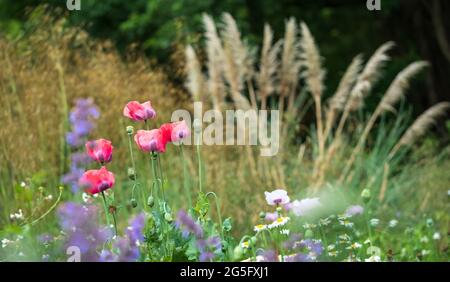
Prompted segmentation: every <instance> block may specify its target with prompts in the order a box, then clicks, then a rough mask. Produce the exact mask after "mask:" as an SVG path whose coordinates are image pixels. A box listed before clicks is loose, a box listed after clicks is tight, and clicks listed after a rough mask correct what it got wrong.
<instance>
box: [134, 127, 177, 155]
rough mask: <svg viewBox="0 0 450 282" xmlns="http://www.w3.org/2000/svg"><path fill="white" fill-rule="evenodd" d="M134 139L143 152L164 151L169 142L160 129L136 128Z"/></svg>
mask: <svg viewBox="0 0 450 282" xmlns="http://www.w3.org/2000/svg"><path fill="white" fill-rule="evenodd" d="M134 141H135V142H136V144H137V145H138V147H139V149H141V150H142V151H144V152H159V153H164V152H165V151H166V144H167V142H169V141H168V140H167V139H166V138H165V136H164V135H163V134H162V132H161V130H160V129H152V130H138V132H137V133H136V135H135V136H134Z"/></svg>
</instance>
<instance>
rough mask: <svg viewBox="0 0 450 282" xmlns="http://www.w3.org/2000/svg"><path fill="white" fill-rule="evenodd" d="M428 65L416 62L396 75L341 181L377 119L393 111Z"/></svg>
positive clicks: (370, 120)
mask: <svg viewBox="0 0 450 282" xmlns="http://www.w3.org/2000/svg"><path fill="white" fill-rule="evenodd" d="M427 65H428V63H427V62H424V61H419V62H414V63H412V64H410V65H409V66H407V67H406V68H405V69H404V70H403V71H401V72H400V73H399V74H398V75H397V76H396V78H395V79H394V81H393V82H392V83H391V85H390V86H389V88H388V90H387V92H386V94H385V95H384V96H383V98H382V99H381V101H380V103H379V104H378V106H377V108H376V109H375V111H374V112H373V114H372V115H371V117H370V119H369V121H368V122H367V124H366V126H365V127H364V130H363V132H362V134H361V137H360V138H359V140H358V143H357V144H356V146H355V148H354V149H353V151H352V154H351V155H350V158H349V159H348V161H347V163H346V165H345V168H344V171H343V173H342V174H341V177H340V182H342V180H343V179H345V177H346V174H347V173H348V171H349V170H350V168H351V166H352V165H353V163H354V161H355V158H356V155H357V154H358V153H359V152H360V150H361V149H362V148H363V146H364V144H365V142H366V140H367V137H368V136H369V133H370V131H371V130H372V128H373V126H374V125H375V121H376V120H377V119H378V117H379V116H380V115H381V114H382V113H383V112H385V111H387V110H389V111H392V110H393V109H394V106H395V104H396V103H397V102H398V101H399V100H400V99H401V98H402V97H403V95H404V94H405V91H406V90H407V89H408V88H409V82H410V80H411V79H412V77H413V76H415V75H417V74H418V73H419V72H420V71H421V70H422V69H423V68H424V67H426V66H427Z"/></svg>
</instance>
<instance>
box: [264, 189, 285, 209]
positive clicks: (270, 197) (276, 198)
mask: <svg viewBox="0 0 450 282" xmlns="http://www.w3.org/2000/svg"><path fill="white" fill-rule="evenodd" d="M264 195H266V201H267V203H268V204H269V205H271V206H275V205H285V204H287V203H289V196H288V195H287V192H286V191H285V190H282V189H277V190H274V191H272V192H264Z"/></svg>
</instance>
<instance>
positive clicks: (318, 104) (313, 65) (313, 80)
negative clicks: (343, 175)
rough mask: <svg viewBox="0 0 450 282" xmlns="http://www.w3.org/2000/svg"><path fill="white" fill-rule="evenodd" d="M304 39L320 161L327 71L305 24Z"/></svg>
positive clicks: (305, 64) (304, 58)
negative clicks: (324, 83)
mask: <svg viewBox="0 0 450 282" xmlns="http://www.w3.org/2000/svg"><path fill="white" fill-rule="evenodd" d="M301 34H302V39H301V40H300V46H301V50H302V53H301V58H302V64H303V65H304V66H305V80H306V84H307V85H308V88H309V91H310V92H311V94H312V96H313V98H314V104H315V108H316V122H317V141H318V143H319V159H321V158H322V157H323V154H324V150H325V140H324V138H323V133H324V131H323V118H322V94H323V88H324V86H323V79H324V77H325V71H324V70H323V69H322V62H321V61H322V59H321V57H320V53H319V50H318V48H317V45H316V43H315V41H314V38H313V36H312V35H311V32H310V31H309V29H308V27H307V26H306V24H305V23H301Z"/></svg>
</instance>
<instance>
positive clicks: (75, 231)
mask: <svg viewBox="0 0 450 282" xmlns="http://www.w3.org/2000/svg"><path fill="white" fill-rule="evenodd" d="M58 216H59V222H60V225H61V228H62V230H63V231H64V233H66V242H65V246H66V248H67V247H69V246H76V247H78V248H79V249H80V252H81V260H82V261H99V255H98V252H97V251H98V250H99V249H100V248H102V246H103V245H104V243H105V242H106V241H107V240H109V239H110V238H111V232H110V230H109V229H106V228H101V227H99V226H98V224H97V222H98V212H97V207H96V206H83V205H79V204H75V203H71V202H68V203H64V204H62V205H60V206H59V208H58Z"/></svg>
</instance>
